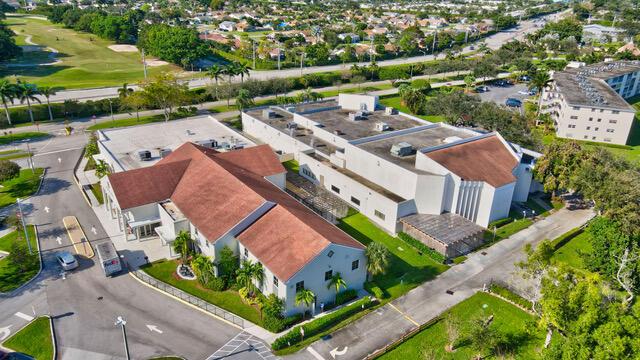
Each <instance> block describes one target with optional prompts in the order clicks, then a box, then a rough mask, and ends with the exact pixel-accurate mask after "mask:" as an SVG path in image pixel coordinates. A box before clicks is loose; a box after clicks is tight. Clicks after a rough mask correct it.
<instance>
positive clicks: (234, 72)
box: [224, 64, 238, 106]
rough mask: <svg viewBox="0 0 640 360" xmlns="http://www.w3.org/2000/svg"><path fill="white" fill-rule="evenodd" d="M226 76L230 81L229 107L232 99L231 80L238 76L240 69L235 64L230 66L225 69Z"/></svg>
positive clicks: (228, 85)
mask: <svg viewBox="0 0 640 360" xmlns="http://www.w3.org/2000/svg"><path fill="white" fill-rule="evenodd" d="M224 74H225V75H227V76H228V79H229V81H228V82H227V90H228V91H227V106H229V100H230V99H231V80H232V79H233V78H234V77H235V76H236V75H238V69H237V68H236V67H235V66H234V64H229V65H227V66H225V67H224Z"/></svg>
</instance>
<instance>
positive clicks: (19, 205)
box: [16, 198, 33, 255]
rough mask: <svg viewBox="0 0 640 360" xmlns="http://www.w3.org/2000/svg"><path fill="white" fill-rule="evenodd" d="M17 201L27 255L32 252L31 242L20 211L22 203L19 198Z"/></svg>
mask: <svg viewBox="0 0 640 360" xmlns="http://www.w3.org/2000/svg"><path fill="white" fill-rule="evenodd" d="M16 202H17V203H18V212H19V213H20V221H21V222H22V229H23V230H24V237H25V239H27V247H28V248H29V255H31V254H32V253H33V250H32V249H31V242H30V241H29V231H27V225H26V224H25V223H24V214H23V213H22V204H20V198H17V199H16Z"/></svg>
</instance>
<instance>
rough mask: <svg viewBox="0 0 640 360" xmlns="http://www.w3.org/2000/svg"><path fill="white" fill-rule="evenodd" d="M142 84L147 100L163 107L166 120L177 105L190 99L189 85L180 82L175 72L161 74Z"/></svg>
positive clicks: (151, 103) (153, 104)
mask: <svg viewBox="0 0 640 360" xmlns="http://www.w3.org/2000/svg"><path fill="white" fill-rule="evenodd" d="M140 86H141V88H142V93H143V94H144V97H145V99H146V102H147V103H148V104H149V105H152V106H155V107H157V108H160V109H163V115H164V120H165V121H169V120H170V119H171V114H172V112H173V109H174V108H175V107H176V106H180V105H183V104H185V103H186V102H187V100H188V95H187V94H188V88H187V85H186V84H181V83H179V82H178V80H177V79H176V77H175V75H173V74H169V73H162V74H159V75H157V76H156V77H155V78H153V79H152V80H151V81H147V82H144V83H142V84H141V85H140Z"/></svg>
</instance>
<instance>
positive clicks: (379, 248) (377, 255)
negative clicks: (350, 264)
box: [366, 242, 391, 276]
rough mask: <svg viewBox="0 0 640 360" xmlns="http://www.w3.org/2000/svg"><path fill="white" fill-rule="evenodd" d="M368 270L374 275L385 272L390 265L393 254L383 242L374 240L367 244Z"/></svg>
mask: <svg viewBox="0 0 640 360" xmlns="http://www.w3.org/2000/svg"><path fill="white" fill-rule="evenodd" d="M366 256H367V270H368V271H369V273H370V274H371V275H373V276H375V275H378V274H384V273H385V272H386V271H387V268H388V267H389V261H390V259H389V258H390V257H391V254H390V252H389V249H387V247H386V246H384V245H383V244H381V243H378V242H373V243H371V244H369V246H367V251H366Z"/></svg>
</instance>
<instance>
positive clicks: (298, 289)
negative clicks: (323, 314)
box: [296, 281, 304, 292]
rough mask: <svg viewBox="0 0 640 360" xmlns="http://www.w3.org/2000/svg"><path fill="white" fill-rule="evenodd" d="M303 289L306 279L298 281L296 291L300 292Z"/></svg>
mask: <svg viewBox="0 0 640 360" xmlns="http://www.w3.org/2000/svg"><path fill="white" fill-rule="evenodd" d="M302 289H304V281H298V282H297V283H296V292H300V291H301V290H302Z"/></svg>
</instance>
